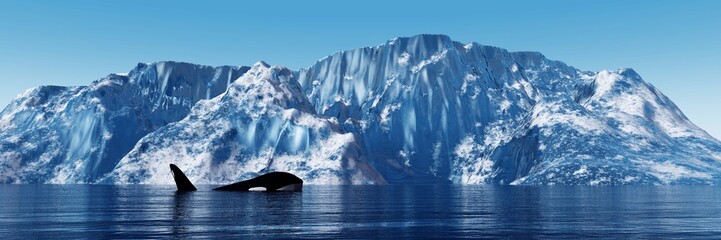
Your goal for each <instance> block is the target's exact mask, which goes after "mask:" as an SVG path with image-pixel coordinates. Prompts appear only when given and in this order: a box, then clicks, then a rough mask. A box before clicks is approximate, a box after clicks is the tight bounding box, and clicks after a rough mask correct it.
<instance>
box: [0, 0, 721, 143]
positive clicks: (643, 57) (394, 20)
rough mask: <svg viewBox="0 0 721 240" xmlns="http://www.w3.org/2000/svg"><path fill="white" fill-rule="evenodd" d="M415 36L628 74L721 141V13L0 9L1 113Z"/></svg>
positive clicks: (111, 5) (641, 4) (254, 6)
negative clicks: (14, 106) (142, 76)
mask: <svg viewBox="0 0 721 240" xmlns="http://www.w3.org/2000/svg"><path fill="white" fill-rule="evenodd" d="M420 33H442V34H446V35H449V36H450V37H451V38H452V39H454V40H456V41H460V42H471V41H473V42H478V43H481V44H486V45H494V46H499V47H502V48H506V49H509V50H512V51H518V50H532V51H540V52H542V53H544V55H546V56H547V57H549V58H551V59H557V60H561V61H564V62H566V63H568V64H569V65H572V66H575V67H577V68H580V69H583V70H592V71H597V70H602V69H617V68H621V67H631V68H634V69H635V70H636V71H637V72H639V73H640V74H641V76H642V77H643V78H644V79H645V80H646V81H647V82H650V83H651V84H653V85H655V86H656V87H658V88H659V89H661V91H662V92H664V93H665V94H666V95H668V96H669V97H670V98H671V99H672V100H673V101H674V102H676V104H677V105H678V106H679V107H680V108H681V109H682V110H683V111H684V113H686V115H687V116H688V117H689V118H690V119H691V120H692V121H693V122H695V123H696V124H697V125H699V126H701V127H702V128H704V129H706V130H707V131H708V132H709V133H711V134H712V135H714V136H716V137H717V138H721V121H719V117H721V108H719V107H717V106H716V103H718V102H719V100H721V95H720V94H719V93H718V92H719V90H721V81H719V80H721V79H720V78H721V1H502V2H501V1H498V2H487V1H450V0H447V1H428V2H424V1H408V2H405V3H403V2H395V1H387V0H383V1H357V2H355V3H347V2H345V1H274V2H267V1H249V2H246V1H197V2H186V1H2V2H1V3H0V82H2V87H1V88H0V105H2V106H5V105H7V104H8V103H9V102H10V100H11V99H12V98H13V97H14V96H15V95H17V94H18V93H19V92H21V91H22V90H24V89H27V88H31V87H34V86H38V85H86V84H88V83H90V82H91V81H93V80H95V79H98V78H100V77H102V76H105V75H107V74H108V73H113V72H127V71H129V70H130V69H131V68H132V67H134V66H135V64H137V63H138V62H154V61H161V60H176V61H186V62H193V63H199V64H207V65H250V64H252V63H254V62H255V61H258V60H265V61H267V62H268V63H270V64H272V65H283V66H287V67H290V68H294V69H297V68H300V67H306V66H309V65H311V64H312V63H313V62H315V61H316V60H317V59H319V58H322V57H324V56H326V55H328V54H331V53H333V52H336V51H339V50H345V49H353V48H358V47H365V46H375V45H378V44H381V43H383V42H385V41H386V40H388V39H391V38H393V37H397V36H411V35H415V34H420Z"/></svg>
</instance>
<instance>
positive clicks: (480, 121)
mask: <svg viewBox="0 0 721 240" xmlns="http://www.w3.org/2000/svg"><path fill="white" fill-rule="evenodd" d="M297 79H298V82H300V84H301V85H302V86H303V88H304V89H305V92H306V95H308V97H309V99H310V101H311V103H312V104H313V105H314V106H315V107H316V111H317V112H318V113H319V114H320V115H322V116H326V117H336V118H338V119H339V120H340V121H341V122H343V123H344V126H345V128H346V129H348V130H349V131H352V132H354V133H356V134H357V135H359V136H362V138H363V140H364V141H363V143H364V147H365V149H366V151H367V152H372V153H374V154H372V155H371V157H370V158H369V160H370V161H371V162H372V164H373V165H374V166H376V168H377V169H378V170H379V171H380V172H381V173H382V174H383V175H384V177H386V179H388V180H389V181H391V182H407V181H410V182H417V181H422V179H426V178H431V179H449V180H450V181H452V182H456V183H506V184H508V183H514V184H546V183H564V184H617V183H663V184H665V183H684V182H689V183H715V182H716V181H717V179H718V177H717V174H718V171H719V169H721V168H719V167H720V166H719V164H718V163H717V162H718V161H719V160H721V159H719V150H720V148H719V146H720V145H719V142H718V141H717V140H715V139H713V138H712V137H710V136H709V135H708V134H706V133H705V132H704V131H703V130H701V129H699V128H698V127H696V126H695V125H694V124H693V123H691V122H690V121H689V120H688V119H687V118H686V117H685V116H683V114H682V113H681V111H680V110H679V109H678V108H677V107H676V106H675V105H674V104H673V103H672V102H671V101H670V100H669V99H668V98H667V97H665V96H663V95H662V94H661V93H660V92H659V91H658V90H656V89H655V88H654V87H653V86H650V85H647V84H645V83H644V82H643V80H642V79H641V78H640V77H639V76H638V75H637V74H636V73H635V72H633V71H632V70H619V71H617V72H608V71H602V72H598V73H592V72H584V71H580V70H578V69H575V68H573V67H569V66H567V65H566V64H564V63H562V62H558V61H552V60H548V59H546V58H545V57H544V56H543V55H541V54H539V53H534V52H508V51H506V50H503V49H500V48H496V47H490V46H483V45H479V44H476V43H471V44H461V43H458V42H454V41H451V40H450V38H448V37H447V36H443V35H419V36H414V37H410V38H397V39H393V40H391V41H389V42H387V43H386V44H383V45H380V46H377V47H372V48H361V49H355V50H351V51H341V52H338V53H335V54H333V55H331V56H329V57H326V58H324V59H321V60H320V61H318V62H317V63H315V64H314V65H313V66H311V67H310V68H308V69H302V70H300V71H299V74H298V78H297ZM632 104H635V105H632ZM644 108H648V109H650V110H645V109H644ZM639 111H640V112H641V113H644V111H646V112H645V115H644V114H637V113H639ZM629 112H630V113H629ZM634 114H635V115H634ZM631 116H633V117H631ZM634 128H636V129H634ZM636 130H637V131H645V132H646V133H647V134H646V135H639V134H636V133H635V132H634V131H636ZM641 153H654V155H646V156H644V155H643V154H641ZM619 156H620V157H619ZM621 157H623V159H620V160H619V159H616V158H621ZM588 158H590V159H593V160H589V159H588ZM589 164H590V165H589ZM584 169H586V170H584ZM574 172H581V173H583V172H587V174H586V175H583V176H581V174H577V175H573V174H570V175H569V173H574Z"/></svg>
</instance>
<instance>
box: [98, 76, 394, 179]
mask: <svg viewBox="0 0 721 240" xmlns="http://www.w3.org/2000/svg"><path fill="white" fill-rule="evenodd" d="M291 76H292V72H291V71H290V70H289V69H287V68H283V67H270V66H269V65H267V64H266V63H264V62H258V63H256V64H255V65H253V67H252V68H251V69H250V70H249V71H248V72H247V73H246V74H245V75H243V76H242V77H241V78H239V79H238V80H237V81H235V82H234V83H233V84H231V86H230V88H229V89H228V91H227V92H226V93H224V94H222V95H220V96H218V97H216V98H213V99H212V100H204V101H201V102H199V103H198V104H197V105H195V107H193V109H192V111H191V112H190V115H189V116H188V117H187V118H185V119H183V120H182V121H179V122H177V123H173V124H170V125H168V126H166V127H164V128H162V129H160V130H158V131H155V132H154V133H151V134H149V135H148V136H146V137H145V138H143V139H142V140H141V141H140V142H139V143H138V145H136V147H135V148H134V149H133V150H132V151H131V152H130V153H129V154H128V155H127V156H126V157H125V158H123V160H121V162H120V164H118V168H117V169H115V170H114V171H113V173H112V174H111V176H110V177H109V179H108V180H106V181H108V182H119V183H167V184H171V183H172V182H173V181H172V178H168V164H170V163H175V164H177V165H178V166H179V167H181V168H182V169H184V171H185V173H186V174H187V175H188V177H189V178H190V179H191V180H192V181H193V182H195V183H200V184H219V183H228V182H233V181H237V180H238V179H246V178H251V177H256V176H257V174H261V173H264V172H269V171H286V172H292V173H295V174H296V175H298V176H299V177H301V178H302V179H304V181H305V182H306V183H311V184H364V183H365V184H368V183H385V180H384V179H383V177H382V176H381V175H380V174H378V173H377V172H376V171H375V170H374V169H373V167H371V166H369V165H368V164H367V163H366V162H365V161H364V156H363V154H362V151H361V150H360V149H359V146H358V144H357V143H356V142H355V138H354V136H353V134H351V133H342V132H340V131H339V126H338V125H337V124H336V123H334V122H333V121H332V120H328V119H322V118H318V117H315V116H314V114H315V112H314V111H313V108H312V106H311V105H310V103H309V102H308V100H307V99H306V97H305V95H303V94H302V93H301V88H300V86H299V85H298V84H297V82H295V81H292V80H290V78H291Z"/></svg>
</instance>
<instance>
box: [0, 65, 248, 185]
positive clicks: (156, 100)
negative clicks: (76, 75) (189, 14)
mask: <svg viewBox="0 0 721 240" xmlns="http://www.w3.org/2000/svg"><path fill="white" fill-rule="evenodd" d="M247 70H248V68H247V67H242V68H238V67H218V68H213V67H207V66H199V65H194V64H188V63H178V62H159V63H155V64H151V65H147V64H139V65H138V66H137V67H136V68H135V69H133V70H132V71H130V72H129V73H128V74H111V75H109V76H107V77H105V78H102V79H100V80H98V81H95V82H93V83H92V84H91V85H90V86H85V87H57V86H43V87H38V88H34V89H30V90H28V91H25V92H24V93H22V94H20V95H19V96H18V97H17V98H16V99H15V100H13V102H12V103H11V104H10V105H9V106H8V107H6V108H5V110H3V112H2V114H1V115H0V129H2V132H0V182H5V183H87V182H94V181H96V180H97V179H98V178H99V177H101V176H103V175H104V174H106V173H108V172H110V171H111V170H112V169H113V168H115V166H116V165H117V163H118V161H119V160H120V159H121V158H122V157H123V156H124V155H125V154H127V153H128V151H129V150H130V149H131V148H132V147H133V146H134V145H135V142H137V141H138V140H139V139H140V138H142V137H143V136H145V135H146V134H148V133H150V132H152V131H155V130H157V129H158V128H160V127H162V126H165V125H166V124H168V123H171V122H175V121H178V120H180V119H182V118H184V117H185V116H186V115H187V113H188V112H189V111H190V108H191V107H192V106H193V105H194V104H195V103H196V102H197V101H199V100H201V99H205V98H210V97H214V96H216V95H218V94H220V93H223V92H225V90H226V88H227V86H228V84H230V83H231V82H232V81H234V80H235V79H236V78H238V77H239V76H240V75H241V74H243V73H244V72H245V71H247Z"/></svg>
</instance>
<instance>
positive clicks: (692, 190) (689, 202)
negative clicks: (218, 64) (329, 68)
mask: <svg viewBox="0 0 721 240" xmlns="http://www.w3.org/2000/svg"><path fill="white" fill-rule="evenodd" d="M211 187H212V186H198V188H199V189H200V191H198V192H190V193H176V192H175V186H142V185H129V186H109V185H0V238H2V239H15V238H25V239H26V238H28V237H30V238H42V239H57V238H70V239H78V238H91V239H97V238H168V237H174V238H221V237H233V238H243V239H268V238H304V239H308V238H332V239H344V238H350V239H353V238H371V239H378V238H385V239H392V238H473V239H478V238H507V237H514V238H541V239H544V238H545V239H558V238H664V239H668V238H679V239H689V238H720V237H721V199H720V198H721V188H719V187H708V186H664V187H654V186H623V187H587V186H572V187H564V186H492V185H489V186H453V185H415V186H305V188H304V192H302V193H263V192H249V193H239V192H216V191H209V190H208V189H210V188H211Z"/></svg>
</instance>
